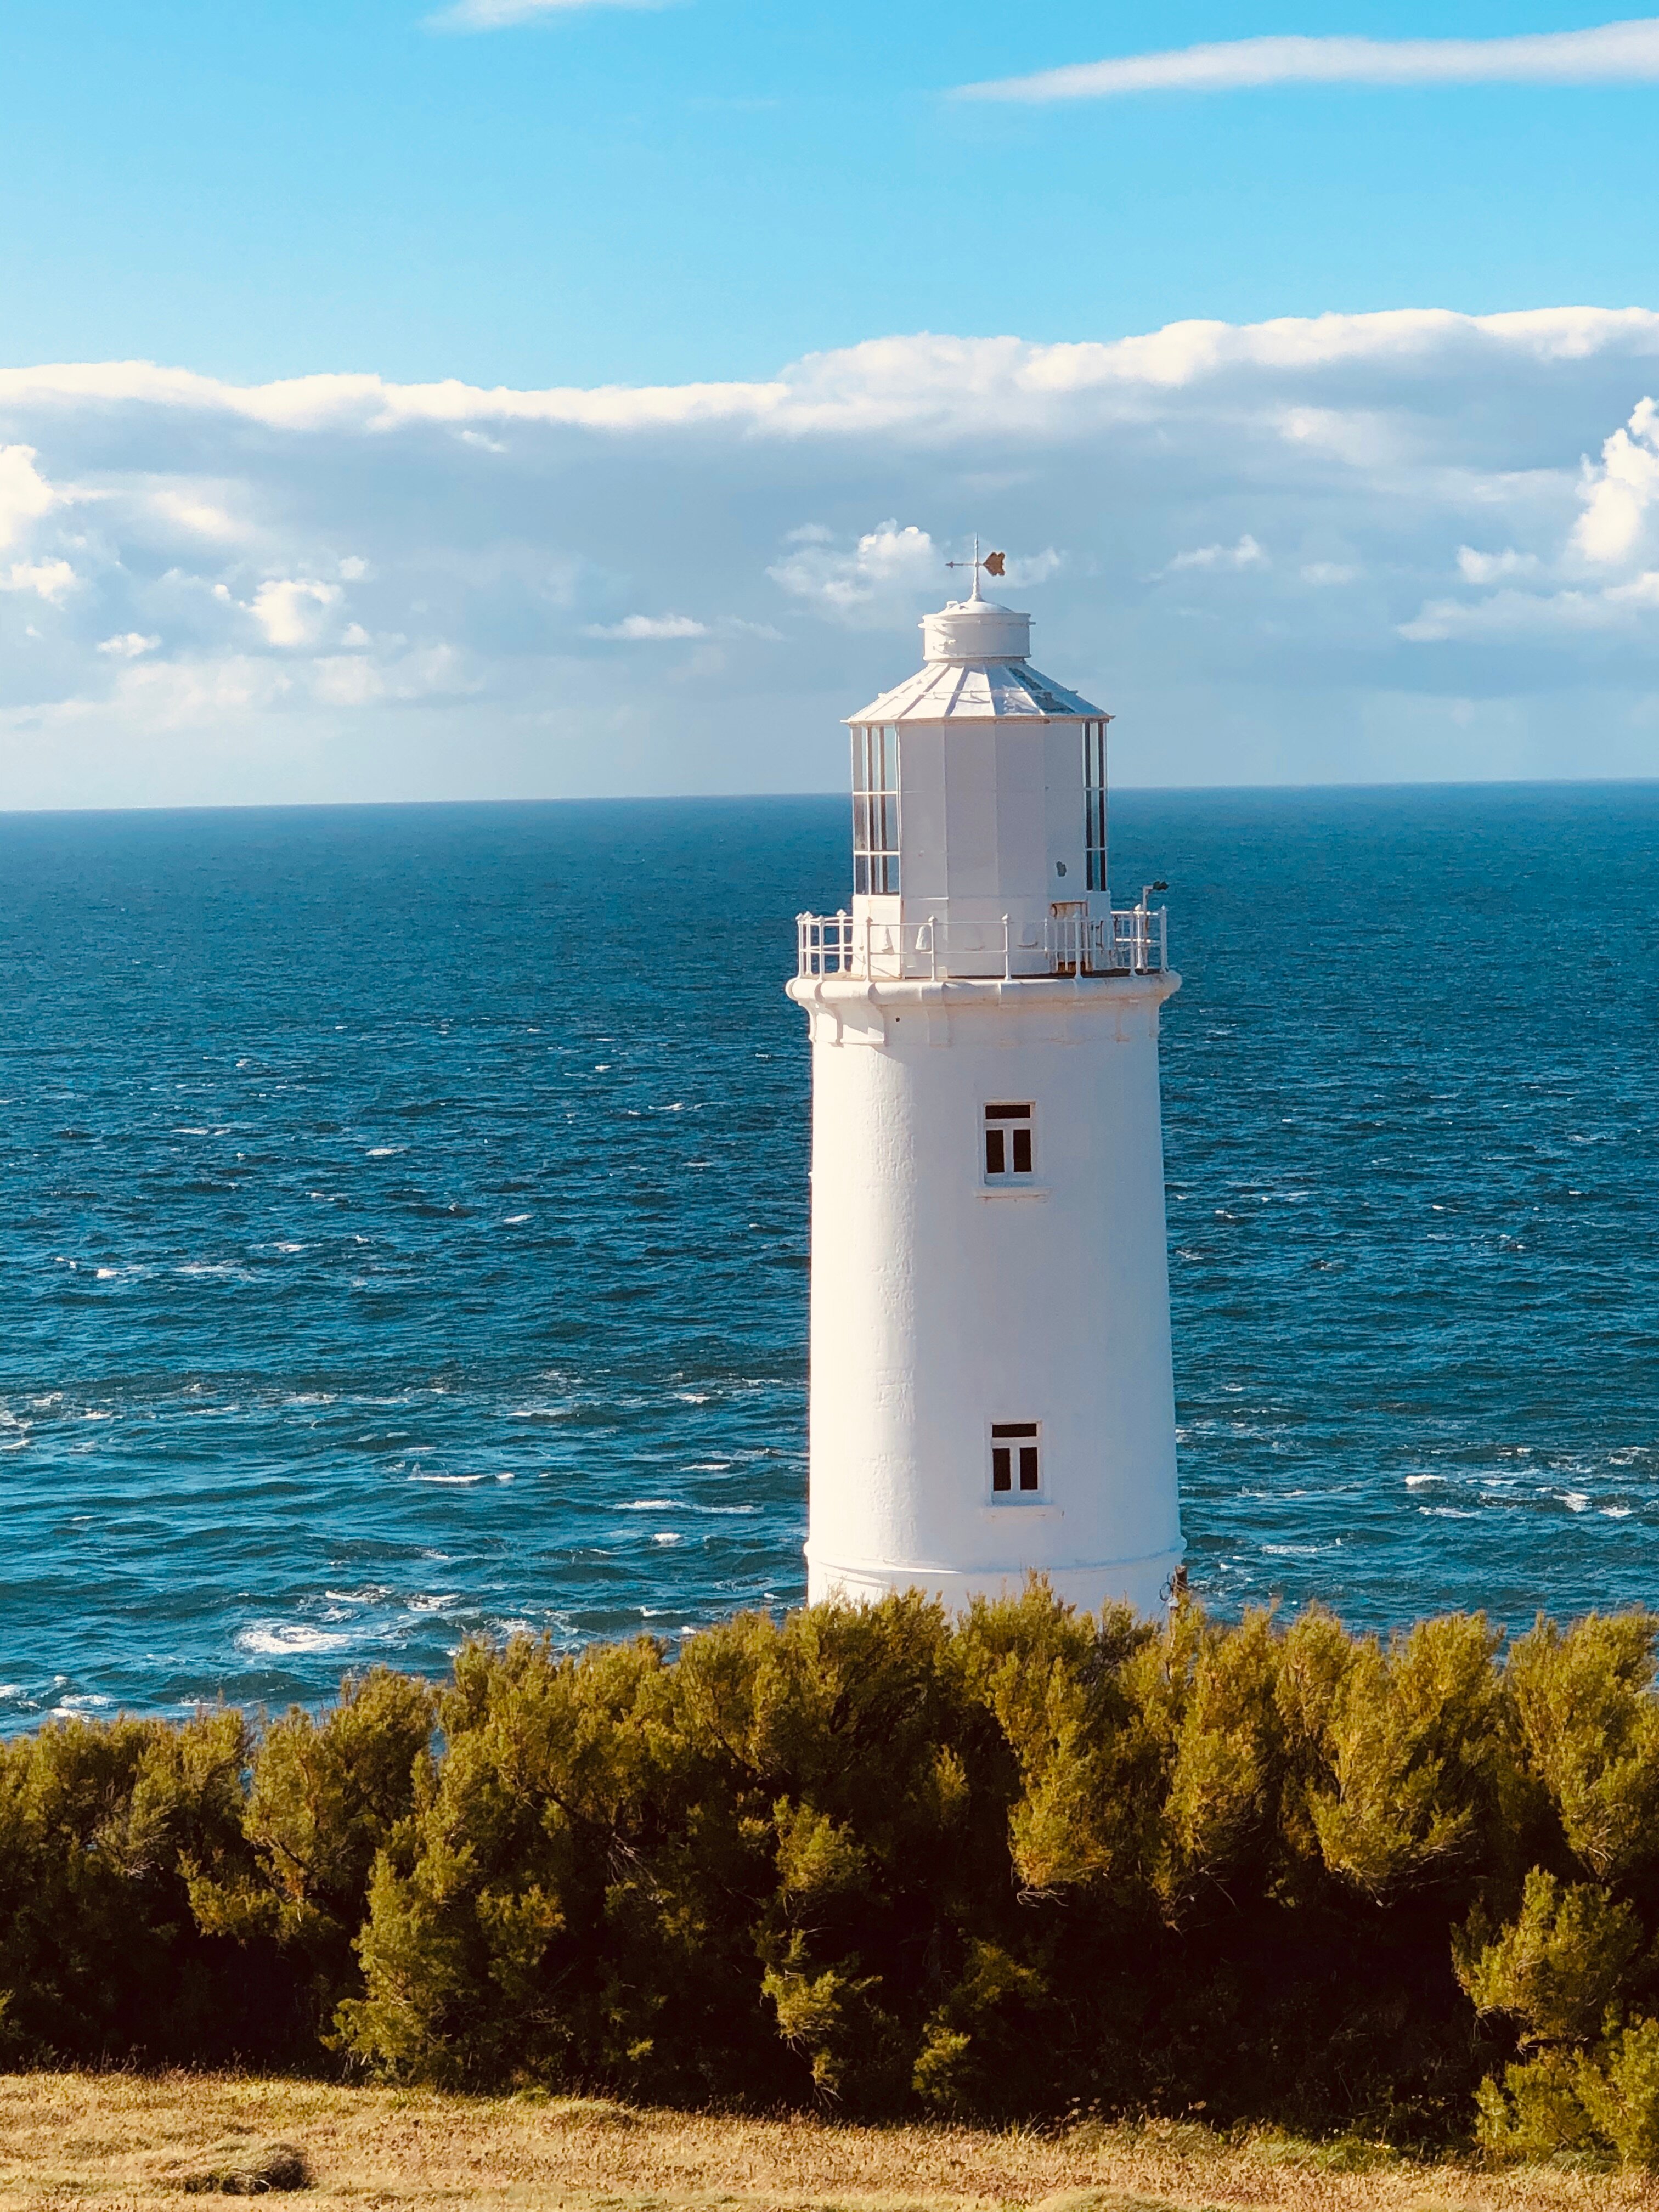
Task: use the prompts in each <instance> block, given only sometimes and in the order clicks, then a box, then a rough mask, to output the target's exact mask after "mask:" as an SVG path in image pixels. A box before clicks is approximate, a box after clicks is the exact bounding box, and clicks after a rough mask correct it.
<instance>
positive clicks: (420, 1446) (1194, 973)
mask: <svg viewBox="0 0 1659 2212" xmlns="http://www.w3.org/2000/svg"><path fill="white" fill-rule="evenodd" d="M1656 856H1659V782H1650V781H1640V782H1616V783H1615V782H1608V783H1596V784H1570V783H1547V784H1546V783H1534V784H1516V783H1502V784H1455V785H1414V786H1400V785H1395V786H1386V785H1385V786H1377V785H1340V786H1301V787H1290V786H1273V787H1259V786H1258V787H1237V788H1234V789H1231V790H1218V789H1213V788H1208V789H1172V790H1162V791H1159V790H1151V789H1130V790H1123V791H1119V792H1116V793H1115V794H1114V799H1113V819H1112V873H1113V879H1114V883H1115V886H1116V887H1117V896H1118V902H1119V903H1120V904H1126V903H1129V902H1131V901H1132V900H1133V897H1134V896H1135V895H1136V894H1137V893H1138V892H1139V886H1140V884H1141V883H1142V882H1143V881H1152V880H1154V879H1156V878H1164V879H1167V881H1168V882H1169V884H1170V890H1169V892H1168V894H1167V902H1168V904H1169V908H1170V952H1171V957H1172V959H1173V962H1174V964H1175V966H1176V968H1177V969H1179V971H1180V972H1181V974H1182V978H1183V984H1182V990H1181V991H1180V993H1179V994H1177V996H1176V998H1175V999H1174V1000H1172V1001H1171V1003H1170V1006H1169V1007H1168V1008H1167V1009H1166V1012H1165V1015H1164V1142H1165V1154H1166V1168H1167V1185H1168V1197H1169V1225H1170V1287H1171V1304H1172V1316H1173V1324H1174V1337H1175V1361H1176V1405H1177V1415H1178V1419H1179V1422H1180V1449H1181V1467H1182V1499H1183V1517H1184V1522H1185V1529H1186V1534H1187V1538H1188V1563H1189V1569H1190V1574H1191V1580H1192V1584H1193V1588H1194V1591H1195V1592H1196V1593H1197V1595H1199V1596H1200V1598H1201V1599H1202V1600H1203V1601H1205V1602H1206V1604H1209V1605H1211V1606H1212V1607H1214V1608H1215V1609H1216V1610H1217V1611H1218V1612H1219V1613H1225V1614H1236V1613H1238V1612H1239V1611H1240V1610H1242V1609H1243V1607H1247V1606H1249V1605H1253V1604H1261V1603H1267V1602H1279V1603H1281V1604H1282V1605H1284V1606H1285V1607H1287V1608H1294V1607H1299V1606H1302V1605H1305V1604H1307V1603H1309V1602H1310V1601H1322V1602H1325V1603H1327V1604H1329V1605H1331V1606H1332V1607H1334V1608H1335V1609H1336V1610H1337V1611H1338V1612H1340V1613H1341V1614H1342V1615H1343V1616H1344V1618H1345V1619H1346V1620H1349V1621H1350V1622H1352V1623H1354V1624H1357V1625H1359V1626H1372V1627H1376V1628H1383V1629H1386V1628H1388V1627H1389V1626H1395V1625H1397V1624H1400V1623H1402V1622H1406V1621H1409V1620H1413V1619H1415V1618H1418V1617H1419V1616H1421V1615H1423V1614H1425V1613H1433V1612H1437V1611H1442V1610H1446V1609H1449V1608H1451V1607H1482V1608H1484V1609H1486V1611H1487V1612H1488V1613H1490V1614H1491V1616H1492V1619H1493V1620H1494V1621H1495V1622H1497V1623H1499V1624H1502V1625H1506V1626H1512V1627H1513V1626H1523V1625H1525V1623H1526V1622H1528V1621H1529V1620H1530V1619H1531V1618H1532V1616H1533V1614H1534V1612H1535V1611H1536V1610H1538V1609H1540V1608H1543V1609H1546V1610H1549V1611H1552V1612H1554V1613H1560V1614H1570V1613H1582V1612H1584V1611H1586V1610H1589V1609H1590V1608H1591V1607H1601V1608H1605V1607H1610V1606H1619V1605H1626V1604H1632V1603H1638V1602H1645V1601H1649V1600H1650V1598H1651V1596H1652V1595H1653V1579H1654V1578H1653V1576H1652V1573H1651V1571H1650V1565H1649V1555H1648V1553H1647V1550H1646V1541H1645V1540H1646V1536H1647V1535H1648V1534H1650V1533H1653V1532H1654V1530H1655V1529H1656V1528H1659V1360H1656V1352H1659V1298H1656V1291H1659V1256H1656V1251H1655V1247H1654V1237H1653V1233H1652V1231H1651V1229H1650V1226H1649V1216H1650V1211H1651V1204H1652V1194H1653V1191H1654V1188H1655V1182H1654V1175H1655V1169H1656V1165H1659V1104H1656V1103H1655V1097H1656V1082H1655V1078H1656V1073H1659V1067H1656V1060H1659V942H1656V921H1659V871H1656V867H1655V860H1656ZM0 862H3V865H0V961H3V969H4V976H5V981H6V985H7V987H8V992H9V1002H10V1020H9V1024H8V1029H7V1034H6V1037H5V1040H4V1042H3V1046H0V1104H3V1108H4V1111H5V1122H4V1135H5V1143H4V1149H3V1164H0V1192H3V1203H4V1207H5V1216H6V1220H7V1224H8V1236H7V1240H6V1250H7V1261H8V1267H9V1281H10V1285H11V1297H10V1298H9V1302H8V1312H9V1320H10V1326H9V1329H8V1331H7V1333H6V1339H5V1341H4V1344H3V1346H0V1485H3V1490H0V1496H3V1499H4V1503H5V1505H6V1509H7V1517H6V1525H7V1528H8V1532H9V1538H10V1541H9V1545H8V1548H7V1556H6V1559H5V1561H4V1564H3V1565H0V1623H3V1626H0V1728H5V1729H17V1728H20V1727H31V1726H34V1725H37V1724H38V1723H39V1722H40V1719H41V1718H42V1717H44V1716H46V1715H47V1714H51V1713H71V1712H81V1713H87V1714H99V1713H109V1712H112V1711H116V1710H117V1709H119V1708H125V1709H127V1710H131V1711H156V1712H167V1713H176V1712H178V1711H184V1710H187V1709H188V1708H190V1707H191V1706H192V1705H195V1704H196V1703H197V1702H198V1701H202V1700H208V1701H211V1700H214V1699H218V1698H220V1697H223V1698H225V1699H230V1700H233V1701H235V1702H241V1703H246V1704H251V1705H271V1706H277V1705H284V1704H286V1703H287V1702H289V1700H290V1699H298V1700H301V1701H312V1702H314V1701H318V1700H320V1699H324V1698H325V1697H327V1696H328V1695H330V1694H331V1692H332V1691H333V1689H334V1687H335V1686H336V1684H337V1680H338V1678H339V1676H340V1674H342V1673H343V1671H345V1670H346V1669H348V1668H362V1667H364V1666H367V1665H371V1664H374V1663H375V1662H386V1663H389V1664H392V1665H396V1666H399V1667H405V1668H411V1669H415V1670H418V1671H422V1672H426V1673H436V1672H440V1671H441V1670H442V1669H443V1668H445V1667H446V1666H447V1662H448V1658H449V1656H450V1655H451V1654H452V1653H453V1650H454V1649H455V1648H456V1647H457V1645H458V1644H459V1642H460V1641H461V1639H462V1638H464V1637H465V1636H466V1635H468V1634H473V1633H483V1634H488V1635H492V1636H501V1635H505V1634H508V1633H512V1632H516V1631H527V1632H536V1633H541V1632H546V1633H548V1634H550V1635H551V1636H552V1637H553V1638H555V1639H556V1641H558V1642H560V1643H561V1644H573V1645H574V1644H578V1643H580V1642H583V1641H586V1640H589V1639H592V1638H598V1637H608V1636H619V1635H627V1634H630V1633H635V1632H641V1631H644V1632H652V1633H656V1634H663V1635H667V1636H671V1637H675V1636H679V1635H682V1634H684V1633H686V1632H691V1631H695V1630H696V1629H697V1628H699V1627H701V1626H705V1625H706V1624H707V1623H708V1622H709V1621H711V1620H715V1619H718V1618H720V1616H721V1615H723V1614H725V1613H730V1612H732V1611H734V1610H736V1609H738V1608H739V1607H744V1606H757V1605H758V1606H767V1607H774V1608H781V1607H786V1606H789V1605H793V1604H795V1603H798V1602H799V1601H800V1599H801V1597H802V1595H804V1589H805V1573H804V1567H803V1564H802V1561H801V1557H800V1543H801V1540H802V1536H803V1534H804V1528H805V1358H806V1298H807V1243H806V1197H807V1192H806V1169H807V1152H808V1141H809V1120H808V1114H809V1099H808V1062H807V1051H806V1042H805V1023H804V1021H803V1020H802V1018H801V1017H800V1015H799V1012H798V1011H797V1010H796V1009H795V1008H793V1006H790V1005H789V1003H788V1002H787V1000H786V999H785V997H784V995H783V990H782V985H783V983H784V981H786V979H787V976H788V975H789V974H790V973H791V972H793V951H794V928H793V917H794V915H795V914H796V913H797V912H798V911H799V910H800V909H802V908H812V909H816V910H819V911H823V910H833V909H834V908H836V907H838V906H840V905H842V904H843V903H846V902H848V897H849V895H850V893H849V877H850V870H849V865H848V803H847V800H846V799H845V797H844V796H842V795H828V796H820V795H805V796H779V797H775V798H760V799H754V798H729V799H727V798H680V799H578V800H540V801H410V802H400V803H395V804H386V805H294V806H282V807H234V808H233V807H212V808H191V809H145V810H132V811H118V812H112V811H101V810H87V811H52V812H38V813H35V812H31V813H13V814H8V815H3V816H0ZM1135 1288H1136V1286H1135V1285H1134V1284H1133V1282H1127V1281H1126V1282H1124V1283H1123V1284H1122V1285H1121V1286H1120V1291H1119V1293H1118V1294H1120V1295H1121V1296H1122V1297H1126V1298H1129V1297H1133V1296H1134V1295H1135ZM1101 1356H1102V1357H1103V1358H1109V1357H1110V1356H1111V1316H1110V1315H1109V1313H1108V1314H1103V1316H1101Z"/></svg>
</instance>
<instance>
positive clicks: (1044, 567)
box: [996, 545, 1066, 594]
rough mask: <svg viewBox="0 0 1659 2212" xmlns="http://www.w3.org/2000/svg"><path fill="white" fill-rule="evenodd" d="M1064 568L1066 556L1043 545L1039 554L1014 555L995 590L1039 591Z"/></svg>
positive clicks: (1004, 591)
mask: <svg viewBox="0 0 1659 2212" xmlns="http://www.w3.org/2000/svg"><path fill="white" fill-rule="evenodd" d="M1065 566H1066V556H1065V555H1064V554H1063V553H1057V552H1056V551H1055V550H1054V547H1053V546H1052V545H1045V546H1044V547H1043V549H1042V552H1041V553H1027V554H1024V555H1021V554H1014V555H1012V556H1010V558H1009V561H1008V564H1007V566H1006V568H1005V569H1004V570H1003V572H1002V582H1001V584H1000V585H999V586H997V587H996V589H997V590H998V591H999V592H1002V593H1004V594H1006V592H1034V591H1041V589H1042V586H1043V585H1045V584H1046V583H1048V581H1049V580H1050V579H1051V578H1052V577H1054V576H1057V575H1058V574H1060V570H1061V569H1062V568H1064V567H1065Z"/></svg>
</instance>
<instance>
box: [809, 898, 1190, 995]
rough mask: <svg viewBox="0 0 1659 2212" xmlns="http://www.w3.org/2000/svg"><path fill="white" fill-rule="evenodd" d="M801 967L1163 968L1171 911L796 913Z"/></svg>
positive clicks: (1071, 971) (844, 970)
mask: <svg viewBox="0 0 1659 2212" xmlns="http://www.w3.org/2000/svg"><path fill="white" fill-rule="evenodd" d="M795 930H796V943H797V959H796V969H795V972H796V974H797V975H808V976H818V975H845V976H849V977H858V978H860V979H863V980H865V981H872V982H888V981H915V980H920V981H931V982H948V981H967V980H975V981H997V980H999V979H1000V980H1001V981H1013V980H1014V978H1015V977H1017V976H1020V975H1161V974H1162V973H1163V972H1164V969H1165V968H1166V967H1167V966H1168V964H1169V957H1168V954H1169V945H1168V940H1169V929H1168V909H1167V908H1164V907H1144V906H1137V907H1127V908H1120V909H1118V910H1116V911H1115V912H1113V913H1111V914H1101V915H1089V914H1075V915H1074V914H1060V915H1050V916H1049V917H1048V919H1047V920H1046V921H1042V922H1024V923H1022V922H1018V921H1011V920H1010V918H1009V916H1008V915H1006V914H1005V915H1000V916H999V917H998V918H997V919H996V920H994V921H947V920H945V918H944V917H943V916H940V915H923V916H922V917H921V920H920V921H917V920H908V921H878V920H877V919H876V918H875V917H874V916H873V915H870V914H867V913H866V914H860V915H853V914H848V912H847V911H846V910H845V908H843V909H842V911H841V912H840V913H839V914H802V915H797V916H796V917H795Z"/></svg>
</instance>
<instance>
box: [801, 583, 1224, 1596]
mask: <svg viewBox="0 0 1659 2212" xmlns="http://www.w3.org/2000/svg"><path fill="white" fill-rule="evenodd" d="M962 565H963V566H968V565H969V564H967V563H963V564H962ZM1003 573H1004V561H1003V556H1001V555H1000V554H999V553H993V554H991V555H989V556H987V557H986V558H985V559H984V560H982V561H981V558H980V555H979V549H978V544H977V542H975V549H974V558H973V562H972V578H973V580H972V586H971V589H970V591H969V596H968V597H967V598H966V599H956V600H952V601H951V602H950V603H949V604H948V605H945V606H944V607H942V608H941V609H940V610H939V612H938V613H936V614H932V615H929V616H927V617H926V618H925V620H924V621H923V623H922V625H921V628H922V636H923V661H922V665H921V668H920V669H919V670H918V671H916V673H915V675H913V676H910V677H908V678H906V679H905V681H904V682H902V684H897V685H896V686H895V687H894V688H893V689H892V690H889V691H886V692H884V693H883V694H882V695H881V696H880V697H879V698H878V699H875V700H873V701H872V702H871V703H870V705H869V706H867V707H866V708H864V709H863V710H862V712H861V713H860V714H854V715H852V716H850V717H849V718H848V721H849V726H850V728H851V731H852V738H853V746H852V750H853V884H852V899H851V904H850V906H849V907H848V908H842V910H841V911H840V912H839V913H837V914H835V915H802V916H801V917H800V920H799V957H798V963H797V969H798V972H797V974H796V975H795V977H794V979H793V981H792V982H791V983H790V985H789V987H788V988H789V994H790V996H791V997H792V998H793V1000H795V1001H796V1003H797V1004H798V1005H799V1006H802V1007H803V1008H804V1009H805V1012H806V1013H807V1015H808V1018H809V1022H810V1026H811V1048H812V1085H813V1107H812V1279H811V1308H812V1312H811V1477H810V1481H811V1494H810V1508H809V1534H808V1540H807V1547H806V1550H807V1565H808V1589H809V1595H810V1596H811V1598H812V1599H813V1600H815V1601H816V1600H817V1599H820V1598H827V1597H835V1596H840V1597H843V1598H849V1599H855V1600H860V1599H868V1598H874V1597H878V1596H880V1595H884V1594H885V1593H887V1592H890V1591H894V1590H900V1589H912V1588H914V1589H923V1590H927V1591H928V1592H930V1593H932V1594H933V1595H938V1596H940V1597H942V1598H944V1599H945V1601H947V1602H949V1603H951V1604H953V1605H961V1604H965V1603H967V1602H968V1601H970V1600H971V1599H973V1598H974V1597H975V1596H976V1595H998V1594H1000V1593H1003V1592H1014V1591H1018V1589H1020V1588H1022V1587H1023V1586H1024V1582H1025V1579H1026V1577H1027V1576H1028V1575H1029V1574H1030V1573H1031V1572H1032V1571H1039V1572H1041V1573H1042V1574H1043V1575H1045V1576H1046V1577H1048V1581H1049V1583H1051V1585H1052V1586H1053V1588H1054V1590H1055V1591H1056V1593H1057V1594H1058V1595H1060V1596H1061V1597H1063V1598H1065V1599H1067V1600H1069V1601H1073V1602H1075V1603H1077V1604H1079V1605H1082V1606H1085V1607H1088V1608H1089V1609H1091V1610H1095V1609H1097V1608H1098V1607H1100V1606H1102V1605H1103V1604H1105V1603H1108V1602H1110V1601H1118V1600H1121V1601H1127V1602H1128V1603H1129V1604H1131V1605H1132V1606H1133V1607H1135V1608H1136V1609H1137V1610H1138V1611H1139V1612H1141V1613H1146V1614H1149V1615H1150V1614H1152V1613H1155V1612H1156V1611H1157V1610H1158V1608H1159V1607H1160V1605H1161V1604H1162V1603H1163V1601H1164V1598H1165V1596H1166V1595H1167V1592H1168V1590H1169V1589H1170V1585H1171V1583H1172V1582H1173V1581H1174V1579H1175V1577H1176V1572H1177V1570H1178V1569H1179V1566H1180V1563H1181V1558H1182V1550H1183V1548H1184V1547H1183V1544H1182V1536H1181V1528H1180V1513H1179V1503H1178V1498H1177V1494H1176V1439H1175V1409H1174V1390H1173V1385H1172V1380H1171V1371H1170V1310H1169V1278H1168V1261H1167V1255H1166V1248H1165V1241H1164V1169H1163V1139H1162V1128H1161V1121H1160V1105H1159V1092H1158V1018H1159V1010H1160V1008H1161V1006H1162V1005H1163V1003H1164V1000H1165V999H1167V998H1168V997H1169V996H1170V994H1171V993H1173V992H1174V991H1175V990H1176V989H1177V988H1178V987H1179V985H1180V978H1179V976H1178V975H1175V974H1174V973H1173V972H1172V971H1171V969H1170V967H1169V963H1168V958H1167V949H1166V930H1165V914H1164V908H1161V907H1158V908H1154V907H1153V906H1152V904H1151V895H1150V892H1147V893H1143V895H1142V897H1141V901H1140V902H1139V905H1138V906H1136V907H1133V908H1128V909H1125V910H1115V909H1114V908H1113V906H1112V903H1111V899H1110V895H1109V890H1108V884H1107V856H1108V849H1109V848H1108V837H1107V814H1108V807H1107V779H1106V732H1107V726H1108V724H1109V720H1110V719H1111V717H1110V716H1109V714H1107V713H1106V712H1105V710H1104V709H1103V708H1100V707H1097V706H1095V705H1093V704H1092V703H1091V702H1090V701H1088V700H1087V699H1085V698H1083V697H1081V696H1079V695H1078V694H1077V693H1076V692H1073V691H1071V690H1067V689H1066V687H1065V686H1063V685H1061V684H1056V683H1055V682H1054V681H1053V679H1052V678H1048V677H1046V676H1043V675H1042V674H1040V673H1039V672H1038V671H1036V669H1034V668H1033V667H1032V666H1031V665H1030V658H1029V655H1030V616H1029V615H1025V614H1023V613H1019V612H1017V611H1014V610H1012V609H1011V608H1008V607H1005V606H1001V605H996V604H994V603H993V602H991V601H989V600H987V599H984V598H983V597H982V596H981V589H980V578H981V574H988V575H991V576H994V577H995V576H1000V575H1001V574H1003ZM1152 888H1153V889H1154V890H1156V889H1162V888H1163V886H1162V885H1158V886H1153V887H1152Z"/></svg>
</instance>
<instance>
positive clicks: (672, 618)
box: [582, 615, 708, 639]
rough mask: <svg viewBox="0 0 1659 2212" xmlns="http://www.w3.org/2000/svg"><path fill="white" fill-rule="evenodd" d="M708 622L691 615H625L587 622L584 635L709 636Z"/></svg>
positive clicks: (638, 636) (642, 636) (637, 636)
mask: <svg viewBox="0 0 1659 2212" xmlns="http://www.w3.org/2000/svg"><path fill="white" fill-rule="evenodd" d="M582 635H583V636H584V637H615V638H628V639H647V638H663V639H667V638H677V637H707V636H708V623H700V622H694V621H693V620H692V618H691V617H690V615H624V616H623V618H622V620H621V621H620V622H615V623H584V624H583V625H582Z"/></svg>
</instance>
